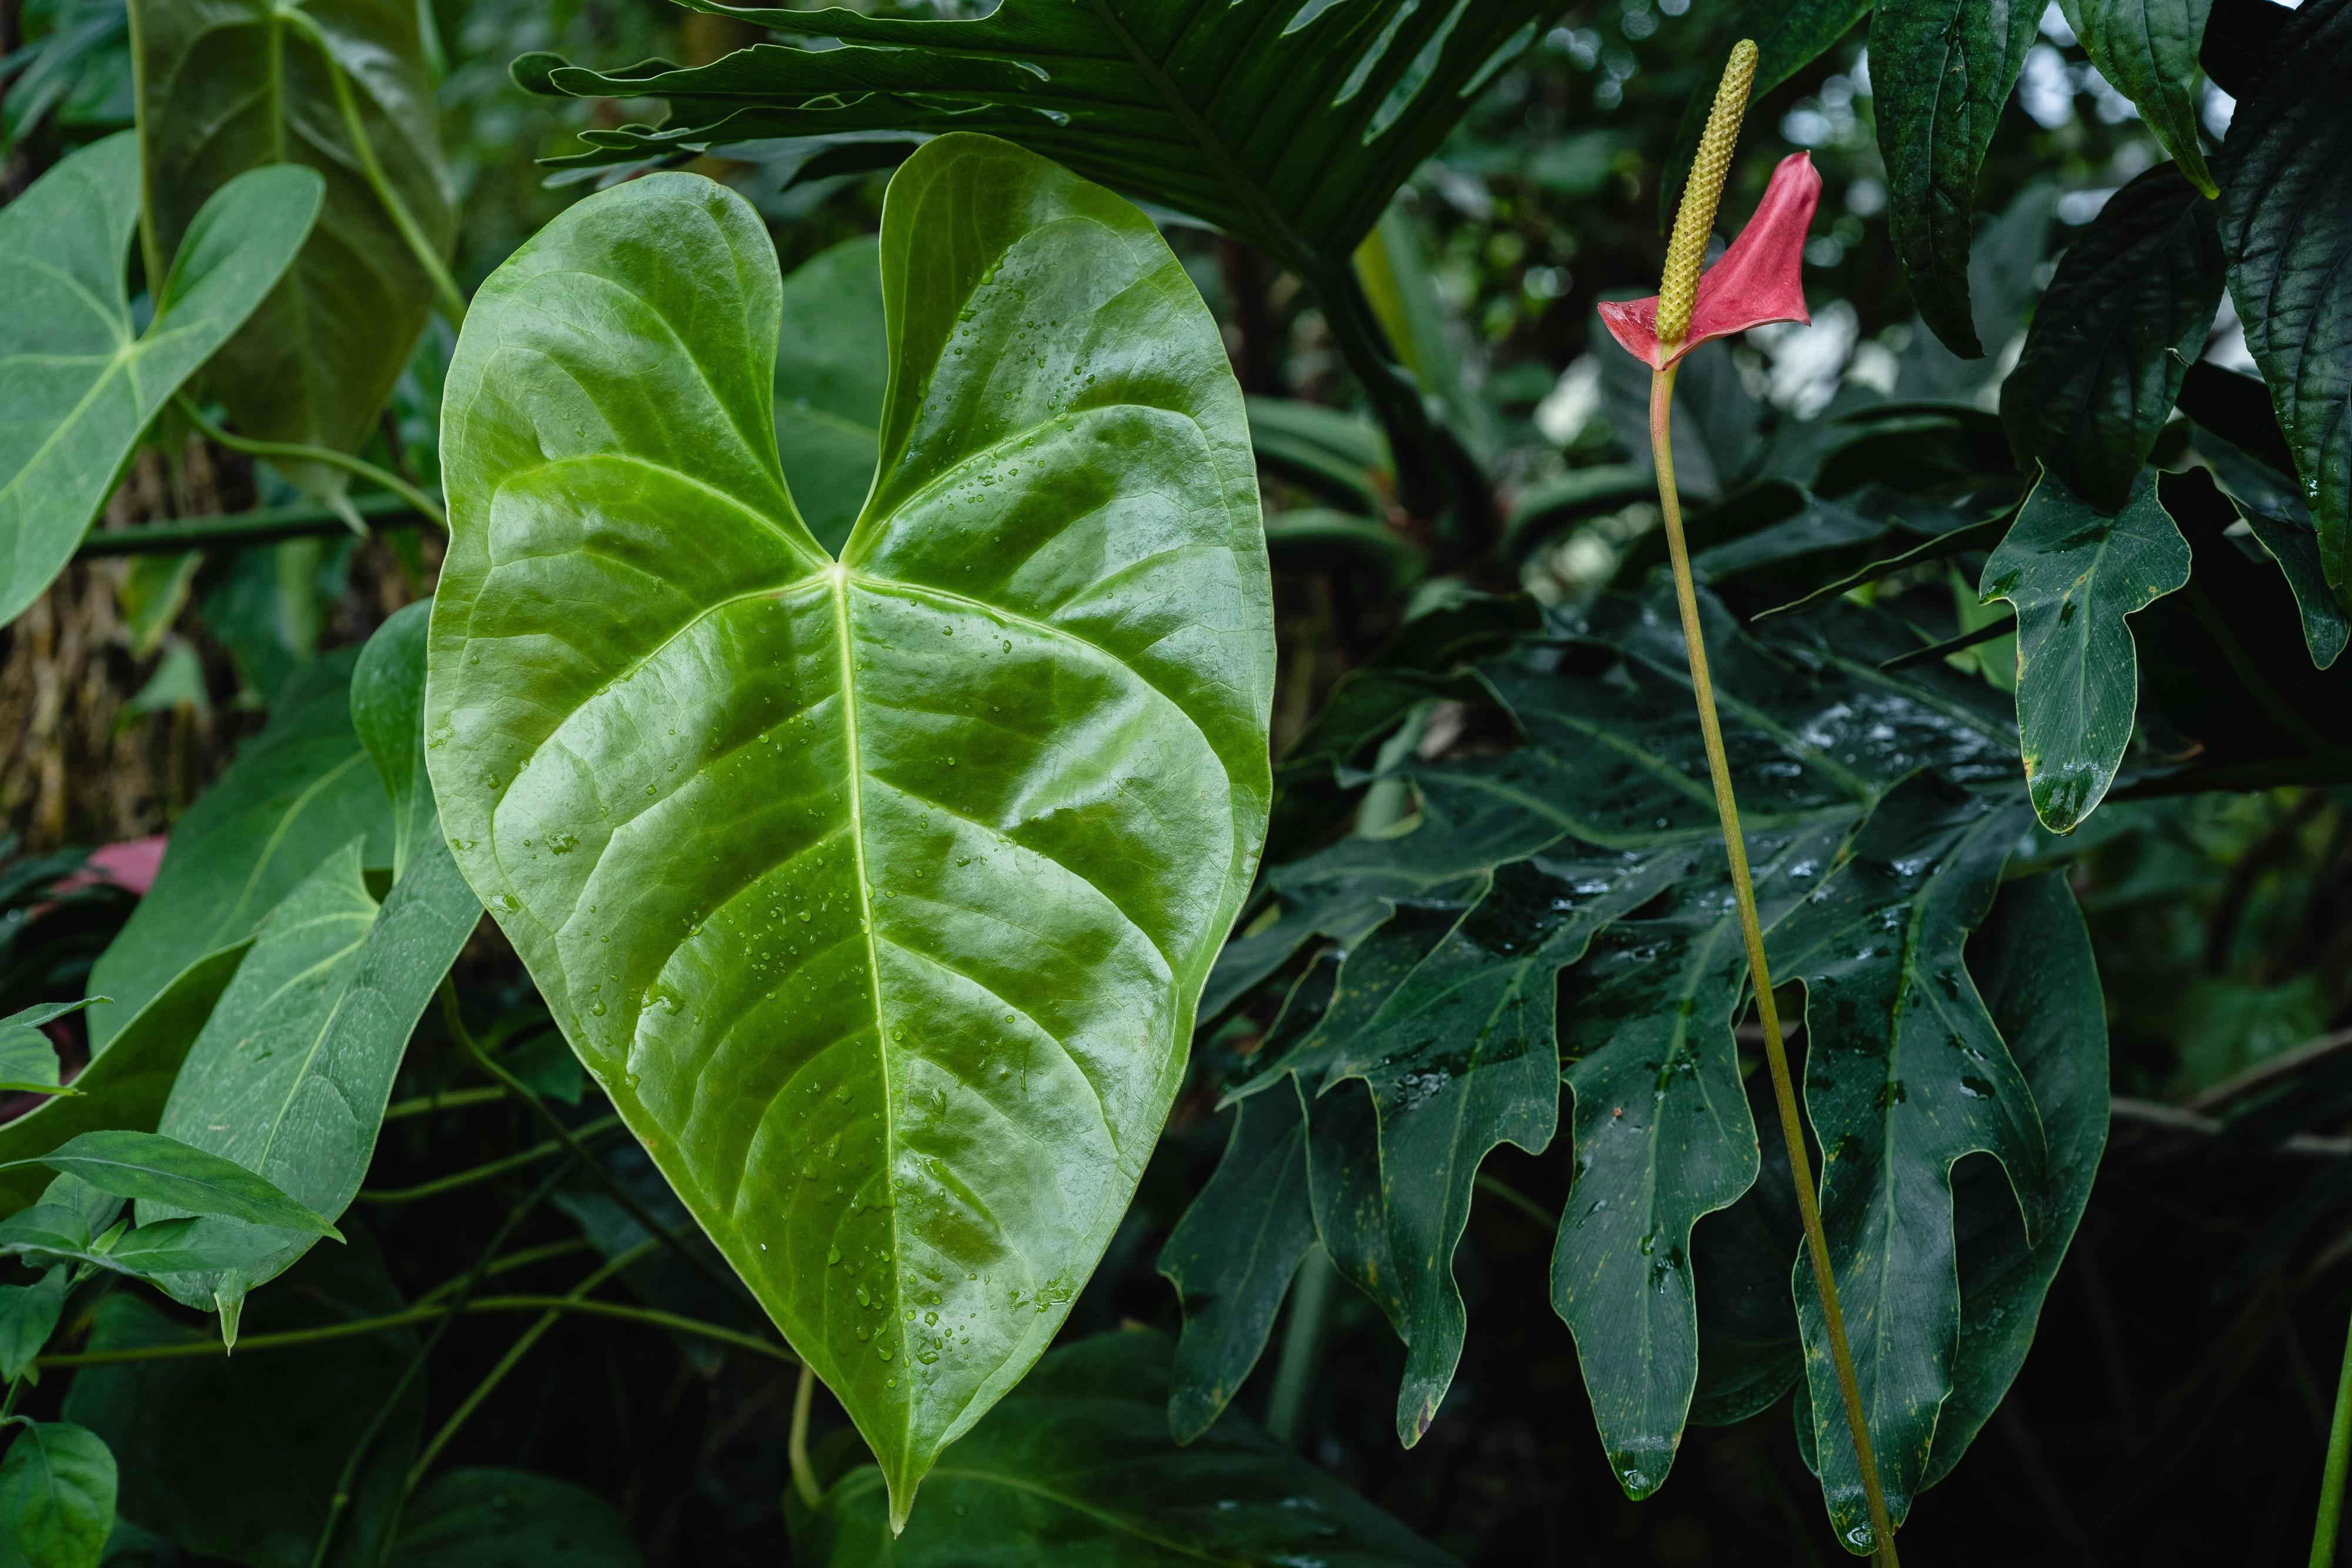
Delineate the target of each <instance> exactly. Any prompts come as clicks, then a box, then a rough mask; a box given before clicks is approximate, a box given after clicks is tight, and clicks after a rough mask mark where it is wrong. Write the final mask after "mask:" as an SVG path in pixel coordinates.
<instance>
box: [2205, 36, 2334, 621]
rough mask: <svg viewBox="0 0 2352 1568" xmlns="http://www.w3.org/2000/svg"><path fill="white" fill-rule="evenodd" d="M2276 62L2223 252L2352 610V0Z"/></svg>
mask: <svg viewBox="0 0 2352 1568" xmlns="http://www.w3.org/2000/svg"><path fill="white" fill-rule="evenodd" d="M2273 60H2274V62H2275V63H2274V64H2273V66H2272V68H2270V70H2269V71H2268V72H2267V74H2266V75H2265V76H2264V77H2263V86H2262V90H2261V91H2260V92H2258V93H2255V94H2254V95H2253V96H2252V97H2251V98H2249V99H2247V100H2246V103H2245V110H2244V112H2243V113H2241V114H2238V115H2237V116H2236V117H2235V118H2233V119H2232V120H2231V122H2230V136H2229V140H2228V141H2227V142H2225V143H2224V144H2223V150H2222V151H2223V171H2222V180H2221V249H2222V252H2223V254H2225V255H2226V256H2228V257H2229V259H2230V296H2231V298H2232V299H2234V300H2235V301H2236V302H2237V307H2238V314H2239V316H2240V317H2241V318H2242V319H2244V321H2245V323H2246V348H2247V349H2248V350H2249V351H2251V352H2252V354H2253V356H2254V362H2255V363H2256V364H2257V365H2259V366H2261V367H2262V371H2263V380H2264V381H2266V382H2269V383H2270V389H2271V401H2272V402H2273V404H2274V405H2275V406H2276V408H2277V410H2278V423H2279V427H2280V429H2282V430H2284V432H2285V433H2286V438H2287V444H2288V445H2289V446H2290V447H2291V448H2292V449H2293V451H2294V464H2295V468H2296V471H2297V475H2298V476H2299V477H2300V478H2301V479H2302V481H2303V486H2304V499H2305V504H2306V505H2308V506H2309V507H2310V509H2311V516H2312V520H2313V521H2314V522H2315V524H2317V526H2318V530H2319V559H2320V566H2321V569H2322V570H2323V571H2325V573H2326V578H2327V581H2328V583H2329V584H2330V585H2331V586H2332V587H2333V588H2334V589H2335V590H2336V598H2337V600H2338V601H2341V602H2342V603H2343V604H2344V606H2345V607H2346V608H2347V609H2352V267H2347V265H2346V256H2347V249H2346V247H2347V244H2352V241H2347V237H2346V236H2347V235H2352V181H2347V180H2346V179H2345V177H2344V171H2345V168H2346V166H2347V163H2352V115H2347V114H2346V113H2345V112H2344V84H2345V82H2346V81H2347V79H2352V0H2308V3H2307V4H2305V5H2304V6H2303V7H2302V8H2301V9H2300V10H2298V11H2296V12H2295V13H2294V17H2293V19H2292V20H2290V21H2288V22H2287V24H2286V26H2284V28H2283V29H2281V31H2280V33H2279V36H2278V40H2277V43H2276V44H2275V46H2274V47H2273Z"/></svg>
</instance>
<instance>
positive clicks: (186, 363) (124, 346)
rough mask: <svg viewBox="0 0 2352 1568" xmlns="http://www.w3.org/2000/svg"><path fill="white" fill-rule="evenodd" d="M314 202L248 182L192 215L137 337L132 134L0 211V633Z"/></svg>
mask: <svg viewBox="0 0 2352 1568" xmlns="http://www.w3.org/2000/svg"><path fill="white" fill-rule="evenodd" d="M319 193H320V183H319V177H318V176H317V175H316V174H314V173H311V172H309V171H308V170H303V169H265V170H254V171H252V172H249V173H247V174H245V175H242V176H240V177H239V178H237V179H236V180H235V181H232V182H228V183H225V184H223V185H222V186H221V187H220V189H219V191H218V193H217V194H216V195H215V196H214V197H213V199H212V200H211V201H209V202H206V203H205V204H204V206H203V208H202V210H201V211H199V210H197V209H196V208H195V206H194V204H191V206H190V209H189V214H188V217H187V219H186V220H184V222H183V223H182V225H181V227H180V231H179V232H178V233H177V234H175V235H173V241H174V248H173V250H171V251H167V252H164V253H163V254H164V255H167V256H171V257H172V265H171V269H170V271H169V272H168V273H163V274H162V278H163V281H162V287H160V288H157V289H156V291H155V301H156V303H155V314H154V319H153V320H152V321H151V322H150V323H149V324H148V326H147V329H146V330H145V331H143V332H142V331H141V330H139V329H138V328H137V326H136V324H135V323H134V322H133V321H132V319H131V298H130V293H129V289H128V287H127V285H126V283H125V280H124V268H125V267H126V266H127V264H128V263H129V261H130V253H131V230H132V228H133V227H134V226H136V225H137V224H138V222H139V144H138V141H137V139H136V138H135V137H133V136H132V135H131V133H130V132H128V131H125V132H124V133H122V134H121V135H119V136H110V137H108V138H107V139H106V140H105V141H101V142H99V143H98V144H97V145H96V146H94V147H88V148H85V149H83V150H82V151H81V152H77V153H75V154H74V155H73V156H72V157H70V158H68V159H67V160H66V161H65V162H62V163H59V164H58V166H57V167H56V168H54V169H52V170H50V171H49V172H47V173H46V174H44V175H42V176H41V178H40V179H38V180H37V181H35V182H34V183H33V187H32V189H30V190H28V191H26V193H24V194H23V195H21V196H19V197H17V198H16V200H15V201H13V202H11V203H9V204H7V206H6V207H5V208H0V269H5V272H6V274H7V277H8V278H9V287H10V292H11V298H10V299H9V302H8V308H6V309H5V311H0V622H9V621H13V620H15V619H16V616H17V615H19V614H20V613H22V612H23V611H24V609H25V607H26V605H28V604H30V603H32V602H33V601H34V600H36V599H37V598H39V597H40V594H41V591H42V590H43V589H46V588H47V587H48V585H49V582H50V580H52V579H54V578H55V577H56V576H57V575H58V572H60V571H62V570H65V565H66V562H67V561H68V560H69V559H72V558H73V552H74V547H75V546H76V545H79V543H81V538H82V535H83V533H84V532H85V531H87V530H88V528H89V523H90V519H91V518H92V517H96V516H97V515H98V509H99V508H100V507H102V506H104V505H105V504H106V497H107V496H108V495H109V494H110V492H111V491H112V490H113V488H114V485H115V480H116V479H117V477H118V476H120V475H121V472H122V465H124V464H125V463H127V462H129V461H130V458H131V449H132V447H133V446H135V445H136V444H138V441H139V436H140V433H141V432H142V431H144V430H145V429H146V428H147V425H148V422H149V421H151V420H152V419H153V418H154V417H155V413H156V411H157V410H159V409H161V408H162V407H163V404H165V403H166V402H170V401H171V398H172V394H173V392H176V391H178V390H179V387H180V383H181V382H184V381H186V380H187V379H188V378H189V377H190V376H192V375H194V373H195V372H196V371H197V370H198V369H199V368H201V367H202V366H203V364H204V363H205V361H206V360H208V359H210V358H212V356H213V353H214V350H217V349H218V348H219V347H220V346H221V345H222V344H223V343H224V342H226V341H227V340H228V337H229V334H231V333H232V332H234V331H236V329H237V325H238V323H240V322H242V321H243V320H245V319H246V318H247V317H248V316H250V315H251V314H253V311H254V308H255V307H256V306H257V305H259V304H260V303H261V301H262V299H263V298H264V297H265V296H266V295H268V292H269V290H270V288H271V287H272V286H274V285H275V284H276V283H277V281H278V277H279V276H280V275H281V274H283V273H284V272H285V270H286V267H287V264H288V263H289V262H290V261H292V260H293V258H294V255H295V252H296V251H297V250H298V249H299V248H300V246H301V245H302V236H303V235H305V234H306V233H308V232H309V231H310V222H311V220H312V219H313V218H314V217H316V216H317V215H318V212H319ZM151 287H152V277H151Z"/></svg>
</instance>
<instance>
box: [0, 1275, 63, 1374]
mask: <svg viewBox="0 0 2352 1568" xmlns="http://www.w3.org/2000/svg"><path fill="white" fill-rule="evenodd" d="M68 1273H69V1270H66V1269H64V1268H53V1269H48V1270H44V1271H43V1272H42V1274H41V1277H40V1278H39V1279H37V1280H36V1281H33V1282H32V1283H31V1284H29V1285H0V1378H5V1379H6V1380H7V1381H8V1382H10V1383H14V1382H15V1381H16V1379H17V1378H18V1377H20V1376H22V1375H24V1371H25V1368H26V1367H27V1366H28V1365H30V1364H32V1361H33V1358H34V1357H35V1356H37V1355H38V1354H41V1347H42V1346H44V1345H46V1344H47V1343H49V1335H51V1334H52V1333H56V1332H57V1327H58V1317H59V1316H61V1315H62V1314H63V1313H64V1312H65V1310H66V1291H68V1289H70V1288H71V1285H72V1281H70V1280H69V1279H68Z"/></svg>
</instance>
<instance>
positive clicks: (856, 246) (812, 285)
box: [776, 238, 890, 551]
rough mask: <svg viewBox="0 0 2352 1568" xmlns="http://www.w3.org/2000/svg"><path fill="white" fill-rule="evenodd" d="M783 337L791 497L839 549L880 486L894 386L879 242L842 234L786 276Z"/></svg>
mask: <svg viewBox="0 0 2352 1568" xmlns="http://www.w3.org/2000/svg"><path fill="white" fill-rule="evenodd" d="M782 319H783V329H782V332H781V333H780V334H779V335H778V338H777V342H776V445H777V447H778V448H779V449H780V450H781V451H782V454H783V460H784V476H785V477H786V478H788V479H789V480H790V481H791V482H792V489H793V505H795V506H797V507H799V508H800V514H801V520H802V521H803V522H805V523H806V524H808V528H809V532H810V533H812V534H814V535H815V536H816V542H817V543H818V544H819V545H820V546H822V547H823V548H824V549H827V550H829V551H838V550H839V549H841V546H842V543H843V541H844V540H845V539H847V538H849V529H850V525H852V524H853V523H855V522H856V521H857V512H858V508H859V507H863V506H865V504H866V489H867V487H868V486H871V485H872V484H873V482H874V459H875V455H876V453H877V450H878V449H879V446H880V443H881V439H882V399H883V396H884V394H885V392H887V390H888V382H889V368H890V359H889V352H888V338H887V328H886V327H885V325H884V323H883V319H882V267H881V256H880V254H879V252H878V250H877V242H876V241H875V240H873V239H871V238H858V239H853V240H844V241H843V242H842V243H841V244H839V245H837V246H834V247H833V248H832V249H830V250H827V251H823V252H821V253H819V254H818V255H816V256H811V257H810V258H809V259H808V260H806V261H804V262H803V263H802V264H801V265H800V266H799V267H794V268H793V272H792V275H791V276H790V277H786V278H785V279H784V293H783V310H782Z"/></svg>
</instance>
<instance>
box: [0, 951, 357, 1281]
mask: <svg viewBox="0 0 2352 1568" xmlns="http://www.w3.org/2000/svg"><path fill="white" fill-rule="evenodd" d="M257 946H258V944H257ZM233 988H234V982H232V989H233ZM36 1158H37V1160H38V1161H39V1162H40V1163H41V1164H42V1165H45V1166H48V1167H49V1168H50V1169H51V1170H54V1171H63V1172H65V1173H66V1174H67V1175H68V1176H79V1177H80V1178H81V1179H82V1180H84V1181H86V1182H88V1183H89V1185H90V1186H94V1187H96V1188H98V1189H99V1190H100V1192H110V1193H113V1194H115V1195H116V1196H117V1197H128V1198H135V1199H140V1200H142V1201H145V1202H149V1203H159V1204H170V1205H172V1206H173V1207H177V1208H179V1209H182V1210H184V1211H185V1212H187V1213H190V1214H204V1215H217V1216H220V1217H221V1218H226V1219H241V1220H244V1221H246V1222H247V1224H251V1225H260V1226H268V1227H272V1228H277V1229H280V1230H297V1231H301V1232H304V1233H306V1234H310V1235H333V1234H334V1227H333V1226H332V1225H331V1224H330V1223H328V1221H327V1220H326V1219H324V1218H321V1217H320V1215H319V1214H318V1213H317V1211H315V1210H313V1209H311V1208H310V1207H306V1206H305V1205H303V1204H301V1203H299V1202H298V1201H296V1200H295V1199H293V1198H291V1197H288V1196H287V1195H286V1194H285V1193H284V1192H282V1191H280V1190H279V1189H278V1186H276V1185H275V1184H274V1183H272V1182H270V1181H268V1180H267V1179H265V1178H264V1177H261V1176H256V1175H255V1174H254V1173H253V1172H251V1171H249V1170H247V1169H246V1168H245V1167H244V1166H241V1165H238V1164H237V1163H236V1162H235V1161H234V1160H225V1159H223V1158H221V1157H220V1156H219V1155H215V1154H212V1153H210V1152H208V1151H206V1150H204V1149H199V1148H196V1147H194V1145H189V1144H184V1143H182V1142H181V1141H180V1140H179V1139H177V1138H173V1137H167V1136H165V1135H163V1134H160V1133H134V1132H130V1131H126V1130H123V1129H119V1128H112V1129H108V1130H106V1131H102V1132H96V1133H83V1134H80V1135H79V1136H78V1137H73V1138H68V1140H66V1142H64V1143H62V1144H60V1145H58V1146H57V1147H56V1148H54V1149H51V1150H50V1151H49V1152H48V1153H47V1154H45V1155H37V1156H36Z"/></svg>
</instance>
